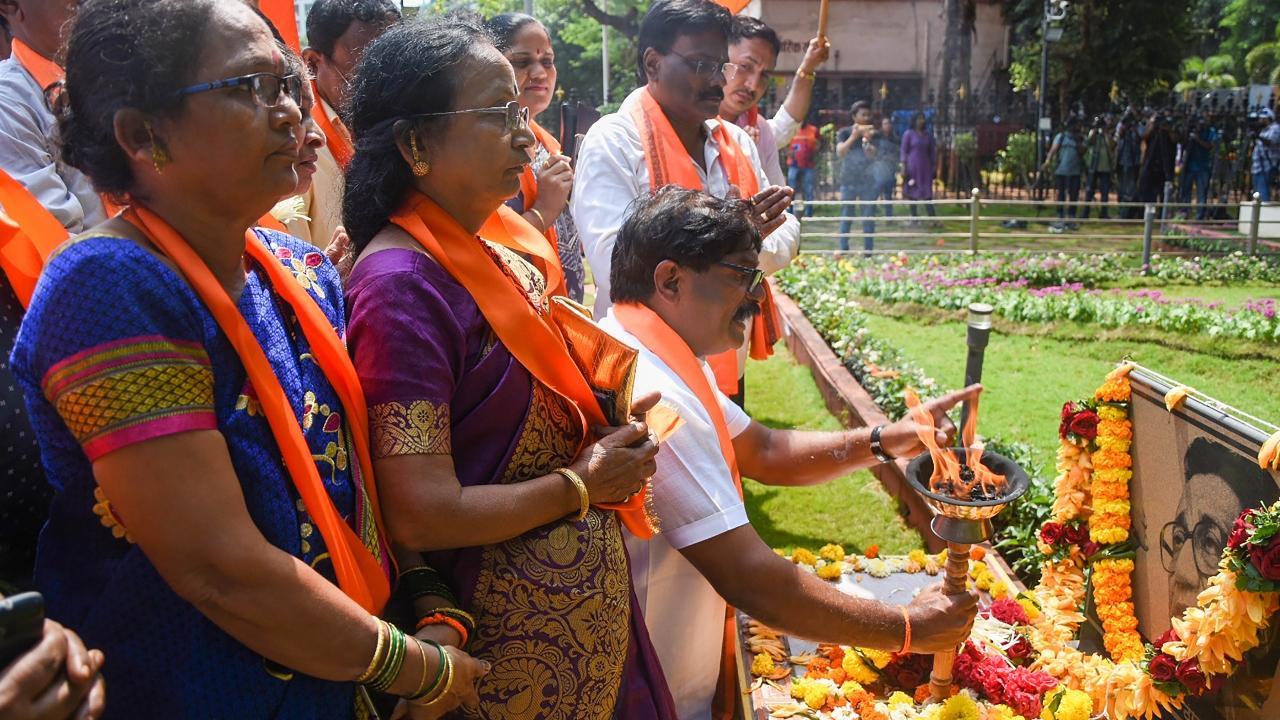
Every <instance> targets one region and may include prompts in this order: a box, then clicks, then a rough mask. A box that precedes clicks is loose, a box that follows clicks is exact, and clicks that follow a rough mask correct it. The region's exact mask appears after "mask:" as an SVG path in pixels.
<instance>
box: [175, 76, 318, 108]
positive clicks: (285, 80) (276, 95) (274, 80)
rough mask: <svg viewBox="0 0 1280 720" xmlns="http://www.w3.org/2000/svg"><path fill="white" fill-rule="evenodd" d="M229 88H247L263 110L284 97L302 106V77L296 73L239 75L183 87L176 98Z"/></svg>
mask: <svg viewBox="0 0 1280 720" xmlns="http://www.w3.org/2000/svg"><path fill="white" fill-rule="evenodd" d="M229 87H248V88H249V92H251V93H252V94H253V99H254V102H256V103H258V104H259V105H261V106H262V107H264V108H273V107H276V106H278V105H279V104H280V103H281V102H282V101H283V100H284V97H285V95H288V96H289V97H290V98H293V102H294V103H296V104H297V105H299V106H301V105H302V77H301V76H299V75H298V74H297V73H294V74H292V75H277V74H276V73H269V72H260V73H251V74H249V75H239V76H237V77H230V78H226V79H224V80H214V81H213V82H207V83H200V84H199V85H191V86H189V87H184V88H182V89H181V90H179V91H178V96H179V97H185V96H187V95H194V94H196V93H202V92H208V91H210V90H221V89H222V88H229Z"/></svg>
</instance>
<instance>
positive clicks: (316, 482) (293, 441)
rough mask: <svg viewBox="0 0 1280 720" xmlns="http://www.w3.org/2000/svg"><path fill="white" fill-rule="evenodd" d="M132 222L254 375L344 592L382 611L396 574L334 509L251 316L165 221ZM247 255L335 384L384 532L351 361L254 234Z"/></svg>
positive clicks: (131, 217) (130, 216)
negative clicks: (179, 275)
mask: <svg viewBox="0 0 1280 720" xmlns="http://www.w3.org/2000/svg"><path fill="white" fill-rule="evenodd" d="M125 220H127V221H128V222H129V223H130V224H132V225H134V226H135V227H137V228H138V230H139V231H141V232H142V234H143V235H145V236H146V237H147V239H148V240H150V241H151V242H152V244H153V245H155V246H156V247H157V248H159V250H160V251H161V252H162V253H164V255H165V256H166V257H168V258H169V259H170V260H172V261H173V262H174V263H175V264H176V265H177V266H178V268H179V270H180V272H181V273H182V275H183V276H184V277H185V278H186V280H187V282H188V283H190V285H191V287H192V289H194V290H195V291H196V294H197V295H199V296H200V300H201V301H202V302H203V303H204V305H205V307H207V308H208V309H209V312H210V313H212V314H213V317H214V319H216V320H217V321H218V327H220V328H222V331H223V332H224V333H226V335H227V339H228V340H229V341H230V342H231V345H232V347H234V348H235V351H236V355H238V356H239V357H240V361H241V362H242V363H243V364H244V368H245V372H246V373H247V374H248V376H249V382H250V383H252V385H253V388H254V390H256V391H257V393H258V399H259V401H260V402H261V404H262V410H263V415H265V416H266V418H267V423H268V424H269V425H270V426H271V434H272V436H274V437H275V440H276V444H277V445H279V446H280V452H281V454H282V455H283V457H284V464H285V468H286V469H287V470H288V472H289V477H290V478H291V479H292V480H293V485H294V487H295V488H296V489H297V491H298V495H299V496H300V497H301V498H302V502H303V504H304V506H305V507H306V509H307V513H309V514H310V515H311V517H312V518H313V519H314V520H315V524H316V527H317V528H318V529H319V530H320V535H321V537H323V538H324V542H325V547H326V548H327V549H328V551H329V556H330V558H331V559H332V561H333V567H334V571H335V573H336V574H337V577H338V586H339V587H340V588H342V591H343V592H345V593H346V594H347V595H348V596H349V597H350V598H351V599H352V600H354V601H356V602H357V603H359V604H360V606H361V607H362V608H364V609H365V610H366V611H368V612H370V613H373V614H377V613H380V612H382V609H383V607H384V606H385V605H386V602H387V598H388V597H389V596H390V594H391V583H390V578H389V567H384V565H383V563H382V562H381V561H380V560H379V559H378V557H376V556H375V554H374V552H373V551H371V550H370V549H369V548H368V547H367V546H366V545H365V543H364V541H362V540H361V538H360V537H359V536H358V535H357V534H356V533H355V532H353V531H352V530H351V528H350V526H348V525H347V523H346V521H344V520H343V519H342V515H341V514H339V513H338V509H337V508H336V507H334V504H333V500H332V499H331V498H330V497H329V493H328V492H326V491H325V488H324V482H323V481H322V480H321V478H320V473H319V471H318V470H317V469H316V463H315V458H314V457H313V456H312V454H311V448H310V447H308V446H307V442H306V440H305V439H304V438H303V436H302V428H301V426H300V425H299V422H298V416H297V415H296V414H295V413H294V410H293V406H292V405H291V403H290V402H289V398H288V397H287V396H286V395H285V394H284V389H283V388H282V387H281V386H280V380H279V379H278V378H277V377H276V374H275V371H274V370H273V369H272V367H271V363H270V362H269V361H268V360H267V356H266V353H264V352H263V350H262V346H261V345H260V344H259V343H258V339H257V338H256V337H255V336H254V334H253V331H252V330H250V329H249V325H248V323H246V322H245V320H244V316H243V315H241V314H240V310H239V308H238V307H237V305H236V302H235V301H234V300H232V299H231V296H230V295H228V294H227V292H226V290H225V289H223V287H222V285H221V284H219V283H218V281H217V279H216V278H214V276H213V273H212V272H210V271H209V268H208V266H207V265H205V263H204V261H203V260H201V259H200V256H199V255H197V254H196V252H195V251H194V250H192V249H191V246H190V245H188V244H187V243H186V241H184V240H183V239H182V237H181V236H180V235H179V234H178V232H177V231H176V230H174V229H173V227H172V226H170V225H169V224H168V223H167V222H165V221H164V219H163V218H161V217H160V216H158V215H156V214H155V213H153V212H151V211H150V210H148V209H147V208H145V207H141V206H134V207H132V208H130V209H129V210H127V211H126V213H125ZM245 253H246V254H247V255H248V256H249V257H250V258H252V259H253V260H254V261H255V262H257V263H258V265H259V266H260V267H261V268H262V270H263V271H264V272H265V273H266V275H267V277H268V279H269V280H270V282H271V287H272V288H273V289H274V290H275V291H276V292H277V293H278V294H279V295H280V296H281V297H282V298H283V299H284V301H285V302H287V303H288V304H289V306H290V307H291V308H293V311H294V315H295V317H296V318H297V320H298V325H299V326H300V327H301V328H302V334H303V335H304V336H305V337H306V338H307V342H308V343H309V344H310V345H311V354H312V355H313V356H314V357H315V359H316V362H317V363H318V364H319V365H320V368H321V369H322V370H323V371H324V374H325V377H327V378H328V379H329V382H330V383H332V384H333V389H334V391H335V392H336V393H337V395H338V398H339V399H340V400H341V401H342V406H343V408H345V409H346V412H347V417H348V420H349V422H348V427H349V428H350V429H351V436H352V440H353V442H354V444H355V448H354V450H355V455H356V460H357V461H358V463H359V469H360V475H361V477H360V478H359V479H358V480H357V483H358V485H357V488H356V492H357V493H358V492H360V487H359V485H363V489H364V492H365V494H366V496H367V497H368V499H369V504H370V507H371V509H372V511H373V517H374V520H375V521H376V523H377V527H378V528H381V527H382V515H381V513H380V512H379V509H378V493H377V485H376V483H375V482H374V479H373V464H372V457H373V455H372V453H371V452H370V450H369V417H368V409H367V407H366V405H365V399H364V392H363V390H361V388H360V381H359V379H358V378H357V377H356V370H355V366H354V365H353V364H352V362H351V357H350V356H349V355H348V354H347V349H346V347H345V346H344V345H343V342H342V340H341V339H340V338H339V337H338V334H337V333H336V332H334V330H333V326H332V325H330V324H329V321H328V319H326V318H325V316H324V313H323V312H321V310H320V307H319V306H318V305H317V304H316V301H315V300H314V299H313V298H312V297H311V296H310V295H309V294H307V292H306V291H305V290H304V289H303V288H302V286H301V285H299V284H298V282H297V280H296V279H295V278H294V277H293V275H292V274H291V273H290V272H289V271H288V270H286V269H285V267H284V266H283V265H281V264H280V261H279V260H277V259H276V257H275V256H274V255H272V254H271V252H270V251H269V250H268V249H267V248H266V246H264V245H263V244H262V242H261V241H259V240H258V237H257V236H256V235H254V233H253V231H252V230H246V231H245ZM375 542H376V543H377V545H378V546H379V547H378V550H379V551H380V552H382V557H384V558H387V559H388V561H389V557H388V555H387V554H385V552H384V551H385V545H384V544H383V539H382V536H381V534H380V532H379V534H378V535H377V539H376V541H375Z"/></svg>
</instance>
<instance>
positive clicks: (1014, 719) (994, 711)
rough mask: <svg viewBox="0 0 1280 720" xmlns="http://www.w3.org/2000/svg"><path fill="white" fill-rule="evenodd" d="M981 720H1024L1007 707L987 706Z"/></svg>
mask: <svg viewBox="0 0 1280 720" xmlns="http://www.w3.org/2000/svg"><path fill="white" fill-rule="evenodd" d="M983 720H1026V718H1024V717H1022V716H1021V715H1019V714H1018V713H1016V712H1014V711H1013V708H1011V707H1009V706H1008V705H988V706H987V715H986V717H985V718H983Z"/></svg>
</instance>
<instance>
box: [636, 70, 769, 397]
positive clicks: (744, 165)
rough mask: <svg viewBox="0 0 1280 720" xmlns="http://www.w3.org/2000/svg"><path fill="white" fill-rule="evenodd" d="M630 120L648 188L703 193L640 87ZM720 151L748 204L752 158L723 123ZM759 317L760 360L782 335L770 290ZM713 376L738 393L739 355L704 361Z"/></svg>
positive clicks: (754, 349)
mask: <svg viewBox="0 0 1280 720" xmlns="http://www.w3.org/2000/svg"><path fill="white" fill-rule="evenodd" d="M631 119H632V121H633V122H634V123H635V126H636V129H637V130H638V131H639V132H640V146H641V147H643V148H644V161H645V165H646V167H648V169H649V189H651V190H657V189H658V188H660V187H663V186H665V185H679V186H680V187H683V188H688V189H690V190H702V191H704V192H705V191H706V187H705V186H704V185H703V183H702V178H701V177H699V176H698V166H697V164H696V163H694V161H693V158H691V157H689V153H688V152H687V151H686V150H685V148H684V145H682V144H681V142H680V138H679V136H677V135H676V131H675V128H673V127H671V121H670V120H668V119H667V115H666V113H664V112H663V111H662V107H661V106H659V105H658V101H657V100H655V99H654V98H653V94H652V93H650V92H649V89H648V88H645V89H644V91H643V92H641V93H640V102H638V103H636V104H635V105H634V106H633V107H632V110H631ZM712 137H714V138H715V141H716V144H718V145H719V146H720V164H721V165H722V166H723V167H724V171H725V175H726V176H727V177H728V178H729V184H730V185H733V186H735V187H737V188H738V194H739V195H740V196H741V197H742V198H743V199H748V200H749V199H751V198H752V197H754V196H755V195H756V193H758V192H760V180H759V179H758V178H757V176H756V168H755V166H754V165H752V164H751V156H750V155H748V154H747V153H746V152H744V151H743V150H742V148H741V147H740V146H739V145H738V143H737V141H736V140H734V139H733V135H731V134H730V133H729V131H728V129H727V127H726V123H725V121H724V120H719V121H718V122H717V124H716V129H715V130H714V131H713V132H712ZM760 308H761V313H760V315H759V317H757V318H756V319H755V322H753V323H752V324H751V342H750V353H751V357H752V358H754V359H756V360H764V359H766V358H768V357H769V356H770V355H772V354H773V345H774V343H776V342H777V341H778V338H780V337H781V336H782V333H781V327H782V320H781V319H780V318H779V316H778V309H777V306H776V305H775V303H774V301H773V291H772V290H771V289H770V287H769V285H768V284H765V285H764V299H763V300H761V301H760ZM707 362H708V363H709V364H710V365H711V370H712V372H713V373H715V376H716V385H717V386H718V387H719V388H720V389H721V390H722V391H723V392H724V393H725V394H726V395H734V394H736V393H737V392H738V351H737V350H726V351H725V352H722V353H719V354H717V355H712V356H711V357H709V358H707Z"/></svg>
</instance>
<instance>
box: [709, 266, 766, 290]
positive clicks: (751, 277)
mask: <svg viewBox="0 0 1280 720" xmlns="http://www.w3.org/2000/svg"><path fill="white" fill-rule="evenodd" d="M716 264H717V265H720V266H721V267H727V268H729V269H730V270H732V271H734V272H736V273H738V274H739V275H741V276H742V277H744V278H746V279H747V294H748V295H750V294H752V293H754V292H755V291H756V288H758V287H760V283H762V282H764V271H763V270H761V269H760V268H750V267H747V266H745V265H735V264H734V263H731V262H725V261H724V260H719V261H717V262H716Z"/></svg>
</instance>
